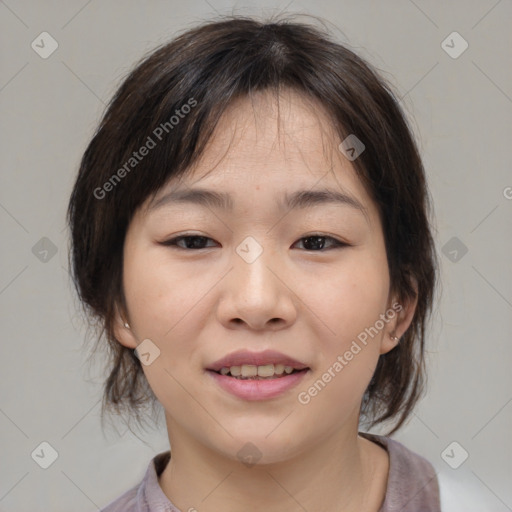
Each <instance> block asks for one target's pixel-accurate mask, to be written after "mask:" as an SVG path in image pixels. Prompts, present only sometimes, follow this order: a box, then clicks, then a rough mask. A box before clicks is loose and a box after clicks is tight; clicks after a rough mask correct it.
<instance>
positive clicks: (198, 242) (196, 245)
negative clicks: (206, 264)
mask: <svg viewBox="0 0 512 512" xmlns="http://www.w3.org/2000/svg"><path fill="white" fill-rule="evenodd" d="M206 240H212V239H211V238H208V237H207V236H200V235H181V236H177V237H175V238H171V239H170V240H166V241H165V242H162V245H166V246H174V245H175V246H176V247H178V248H180V249H207V247H203V244H204V242H206ZM181 241H184V242H185V246H186V247H182V246H181V245H178V244H179V243H180V242H181Z"/></svg>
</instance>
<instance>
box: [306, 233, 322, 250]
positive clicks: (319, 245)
mask: <svg viewBox="0 0 512 512" xmlns="http://www.w3.org/2000/svg"><path fill="white" fill-rule="evenodd" d="M319 241H321V242H319ZM304 242H305V243H304V245H305V246H307V245H308V244H309V243H311V244H312V245H313V247H312V249H323V247H324V245H325V237H324V236H308V237H307V238H304Z"/></svg>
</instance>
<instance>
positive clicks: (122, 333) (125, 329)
mask: <svg viewBox="0 0 512 512" xmlns="http://www.w3.org/2000/svg"><path fill="white" fill-rule="evenodd" d="M127 317H128V315H123V314H121V312H120V311H119V308H118V307H117V306H116V315H115V319H114V334H115V336H116V339H117V341H118V342H119V343H121V345H123V346H124V347H127V348H132V349H135V348H136V347H137V345H138V344H139V343H138V341H137V338H136V336H135V334H134V333H133V331H132V330H131V327H130V326H129V325H128V322H127V321H126V320H125V318H127Z"/></svg>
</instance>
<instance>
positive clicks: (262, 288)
mask: <svg viewBox="0 0 512 512" xmlns="http://www.w3.org/2000/svg"><path fill="white" fill-rule="evenodd" d="M329 127H330V123H329V120H328V119H327V117H326V116H325V114H322V111H321V109H320V108H318V107H316V108H314V107H313V108H312V107H311V104H309V103H307V102H305V101H304V100H303V99H302V98H301V97H300V96H298V95H296V94H294V93H291V92H288V93H286V94H283V96H281V99H280V103H279V116H278V115H277V107H276V103H275V100H274V99H273V98H272V97H271V96H268V95H265V94H261V93H260V94H259V95H256V96H255V97H254V98H253V99H252V100H240V101H238V102H237V103H235V104H233V105H232V106H231V108H230V109H229V110H227V111H226V112H225V114H224V116H223V118H222V119H221V122H220V124H219V125H218V127H217V130H216V133H215V135H214V137H213V138H212V139H211V141H210V143H209V145H208V146H207V149H206V151H205V153H204V155H203V157H202V158H201V159H200V161H199V162H198V163H197V164H196V165H195V166H194V168H193V169H192V172H191V173H189V174H188V175H187V176H186V178H185V179H183V180H182V181H181V182H180V183H179V184H178V183H177V182H176V181H171V182H169V183H168V184H167V185H166V186H165V187H164V188H162V189H161V190H160V191H159V192H158V194H157V196H156V198H155V199H154V200H153V201H149V200H148V201H147V202H146V203H145V204H144V205H143V207H142V208H141V209H139V210H138V211H137V212H136V214H135V216H134V218H133V220H132V222H131V224H130V226H129V229H128V232H127V236H126V241H125V247H124V268H123V285H124V292H125V296H126V303H127V311H126V312H125V316H124V318H121V317H119V322H118V325H117V327H116V335H117V339H118V340H119V341H120V342H121V343H122V344H123V345H125V346H127V347H130V348H135V347H137V345H138V344H139V343H141V342H142V341H143V340H150V341H144V343H145V345H141V347H145V349H144V350H141V352H143V353H144V354H145V355H144V356H141V360H142V361H143V362H144V360H146V362H150V364H144V365H143V370H144V373H145V375H146V377H147V379H148V381H149V384H150V386H151V388H152V390H153V391H154V393H155V395H156V396H157V398H158V400H159V401H160V403H161V404H162V405H163V407H164V409H165V413H166V419H167V425H168V430H169V437H170V440H171V444H172V443H174V442H175V443H180V442H181V440H182V439H185V437H186V438H188V439H189V440H193V441H194V442H195V443H198V444H200V445H201V446H204V447H206V448H209V449H211V450H213V451H214V452H215V453H217V454H220V455H223V456H225V457H226V458H228V459H233V460H236V459H240V453H242V454H243V453H244V450H254V448H253V447H251V448H249V447H248V446H249V445H247V443H249V442H250V443H252V445H254V446H255V447H257V450H258V452H259V454H258V457H261V458H260V462H262V463H265V462H266V463H270V462H277V461H284V460H289V459H291V458H292V457H294V456H299V455H300V454H301V453H302V452H303V451H304V450H307V449H311V448H313V447H314V446H315V445H317V444H318V443H320V442H321V441H322V440H325V439H328V438H329V437H331V436H333V435H334V434H337V433H338V434H340V435H344V434H343V433H346V435H347V436H348V435H352V433H355V432H357V425H358V416H359V408H360V404H361V399H362V396H363V394H364V391H365V389H366V387H367V385H368V383H369V382H370V380H371V377H372V375H373V373H374V370H375V367H376V364H377V361H378V358H379V355H380V354H382V353H385V352H387V351H389V350H391V349H392V348H394V346H395V345H396V343H395V342H394V341H392V340H391V338H390V336H389V335H390V333H392V334H393V335H395V334H396V335H397V336H401V335H402V334H403V332H404V331H405V330H406V329H407V327H408V325H409V323H410V320H411V318H412V314H413V308H410V307H406V305H404V304H397V301H396V298H395V297H393V296H391V295H390V293H389V292H390V280H389V272H388V262H387V257H386V250H385V245H384V236H383V232H382V227H381V223H380V219H379V215H378V211H377V208H376V206H375V204H374V203H373V202H372V200H371V199H370V197H369V195H368V194H367V192H366V191H365V189H364V187H363V185H362V183H361V182H360V181H359V179H358V177H357V175H356V173H355V171H354V169H353V167H352V165H351V163H350V161H349V160H348V159H346V158H345V157H344V156H343V154H342V153H341V152H340V151H339V150H338V145H339V143H340V142H341V141H340V140H339V139H338V138H337V137H336V135H335V134H334V132H333V131H331V130H330V128H329ZM199 188H201V189H204V190H208V191H211V192H215V193H218V194H227V195H229V197H230V201H229V202H228V204H225V205H223V206H221V205H220V204H218V202H216V201H209V202H205V201H202V202H197V201H193V200H189V201H185V200H181V201H178V200H177V199H176V197H175V198H174V199H173V198H172V197H170V196H169V193H172V192H178V191H181V192H183V191H186V192H191V191H192V190H196V189H199ZM319 190H329V191H332V192H334V193H336V194H338V199H339V198H340V197H341V199H342V200H338V201H323V200H322V199H325V198H326V197H328V196H327V195H325V194H324V195H323V196H319V195H316V196H315V195H310V196H309V199H311V198H313V199H316V200H310V201H306V200H303V201H295V202H293V203H291V204H287V202H286V198H287V197H288V198H289V197H292V196H293V195H294V194H296V193H297V192H298V191H310V192H314V191H319ZM181 196H182V198H183V194H181ZM198 197H199V196H198V195H197V194H196V195H195V198H196V199H197V198H198ZM302 198H303V199H304V198H306V199H307V198H308V196H307V195H303V196H302ZM180 237H185V238H180ZM186 237H189V238H186ZM393 305H394V306H393ZM400 309H402V311H401V312H400V313H399V312H398V311H399V310H400ZM125 321H128V322H129V324H130V329H127V328H125V327H123V323H124V322H125ZM241 350H245V351H248V352H250V353H252V354H255V353H256V354H260V353H261V352H263V351H267V350H272V351H276V352H279V353H281V354H282V355H283V356H287V357H288V358H292V359H293V360H295V361H297V362H300V363H302V365H303V366H305V367H307V369H306V370H303V371H302V372H297V373H296V372H294V373H292V374H291V375H290V376H287V377H282V376H281V377H274V379H273V380H272V382H271V381H270V380H265V381H264V382H263V381H261V380H258V381H254V380H251V381H250V382H249V381H248V380H245V379H242V380H240V379H235V378H234V377H232V376H221V375H219V374H216V373H214V372H212V371H210V370H208V368H212V367H213V366H215V365H214V363H215V362H216V361H218V360H219V359H221V358H224V357H225V356H228V355H230V354H232V353H234V352H238V351H241ZM158 351H159V355H158ZM155 356H157V357H155ZM243 357H247V362H248V363H249V364H250V363H251V362H258V360H253V359H251V357H250V354H246V355H245V356H243ZM272 358H275V360H276V361H274V362H275V363H276V365H277V359H278V357H277V355H275V354H274V355H273V356H271V357H270V359H272ZM260 362H261V361H260ZM230 366H242V364H239V365H237V364H234V365H230ZM256 366H257V365H256ZM259 366H264V365H261V364H260V365H259ZM288 366H289V365H288ZM296 366H298V365H296ZM242 368H243V366H242ZM242 368H240V371H242ZM276 369H278V367H275V370H276ZM249 370H250V368H249ZM267 370H268V368H267ZM264 371H265V370H263V371H262V372H264ZM233 372H234V373H236V369H235V370H233ZM284 374H285V375H287V373H286V371H285V372H284ZM279 379H283V382H284V380H286V381H287V384H286V385H283V384H281V383H278V381H279ZM233 381H234V382H233ZM258 382H260V383H261V382H263V384H261V385H259V384H258ZM226 383H227V384H226ZM276 383H277V384H276ZM235 389H236V390H238V391H233V390H235ZM241 450H242V451H241ZM240 451H241V452H240Z"/></svg>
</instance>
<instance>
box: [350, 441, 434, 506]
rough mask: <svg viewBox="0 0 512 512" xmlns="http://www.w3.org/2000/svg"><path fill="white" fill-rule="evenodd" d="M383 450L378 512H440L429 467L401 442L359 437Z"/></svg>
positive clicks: (432, 471)
mask: <svg viewBox="0 0 512 512" xmlns="http://www.w3.org/2000/svg"><path fill="white" fill-rule="evenodd" d="M360 435H362V436H363V437H366V438H367V439H369V440H370V441H373V442H375V443H377V444H379V445H381V446H382V447H384V448H385V449H386V451H387V452H388V455H389V474H388V482H387V487H386V497H385V499H384V503H383V505H382V508H381V511H379V512H388V511H391V510H404V511H405V510H415V511H416V510H421V511H422V512H440V510H441V505H440V496H439V483H438V480H437V474H436V471H435V469H434V467H433V466H432V464H431V463H430V462H429V461H428V460H427V459H425V458H424V457H422V456H421V455H419V454H417V453H415V452H413V451H412V450H409V448H407V447H406V446H404V445H403V444H402V443H400V442H398V441H395V440H394V439H391V438H389V437H384V436H378V435H375V434H362V433H361V434H360Z"/></svg>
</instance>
